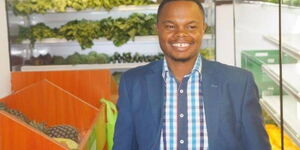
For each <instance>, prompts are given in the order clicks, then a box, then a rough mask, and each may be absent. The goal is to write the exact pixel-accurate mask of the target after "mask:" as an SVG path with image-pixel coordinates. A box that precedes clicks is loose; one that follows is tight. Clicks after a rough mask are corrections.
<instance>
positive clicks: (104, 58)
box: [25, 51, 164, 65]
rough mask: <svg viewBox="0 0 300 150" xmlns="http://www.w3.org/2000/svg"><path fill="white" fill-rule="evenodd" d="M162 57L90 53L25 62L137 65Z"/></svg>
mask: <svg viewBox="0 0 300 150" xmlns="http://www.w3.org/2000/svg"><path fill="white" fill-rule="evenodd" d="M163 57H164V55H163V54H162V53H159V54H157V55H142V54H139V53H135V54H134V55H132V54H131V53H130V52H127V53H122V54H120V53H118V52H115V53H114V55H112V56H108V55H107V54H104V53H97V52H95V51H91V52H90V53H88V54H87V55H86V54H79V53H77V52H75V53H74V54H72V55H69V56H67V57H66V58H64V57H62V56H51V55H50V54H47V55H40V56H38V57H31V58H30V59H29V60H26V62H25V64H26V65H51V64H54V65H63V64H72V65H75V64H107V63H139V62H152V61H156V60H160V59H162V58H163Z"/></svg>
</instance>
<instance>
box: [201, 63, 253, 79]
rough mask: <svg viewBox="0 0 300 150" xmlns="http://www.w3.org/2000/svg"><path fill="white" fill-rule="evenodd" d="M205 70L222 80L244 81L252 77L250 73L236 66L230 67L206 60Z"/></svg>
mask: <svg viewBox="0 0 300 150" xmlns="http://www.w3.org/2000/svg"><path fill="white" fill-rule="evenodd" d="M206 63H207V68H208V69H210V70H212V71H213V72H214V74H216V75H218V76H220V77H221V78H223V79H227V80H230V79H231V80H238V79H243V80H245V79H246V78H248V77H249V76H252V73H251V72H249V71H247V70H245V69H243V68H240V67H236V66H231V65H227V64H223V63H220V62H217V61H208V60H207V62H206Z"/></svg>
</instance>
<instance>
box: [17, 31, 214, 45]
mask: <svg viewBox="0 0 300 150" xmlns="http://www.w3.org/2000/svg"><path fill="white" fill-rule="evenodd" d="M210 39H212V34H205V35H204V36H203V40H210ZM93 42H94V44H95V45H97V44H113V42H112V41H110V40H107V39H105V38H99V39H97V40H94V41H93ZM128 42H129V43H132V42H141V43H145V44H146V43H157V44H158V36H157V35H151V36H136V37H135V40H134V41H132V40H129V41H128ZM29 43H30V41H29V40H24V41H22V44H29ZM77 43H78V42H76V41H68V40H66V39H56V38H48V39H43V40H41V41H37V42H36V43H35V44H64V45H68V44H70V45H72V44H77Z"/></svg>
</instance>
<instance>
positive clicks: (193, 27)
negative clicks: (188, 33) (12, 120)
mask: <svg viewBox="0 0 300 150" xmlns="http://www.w3.org/2000/svg"><path fill="white" fill-rule="evenodd" d="M188 29H190V30H193V29H197V26H188Z"/></svg>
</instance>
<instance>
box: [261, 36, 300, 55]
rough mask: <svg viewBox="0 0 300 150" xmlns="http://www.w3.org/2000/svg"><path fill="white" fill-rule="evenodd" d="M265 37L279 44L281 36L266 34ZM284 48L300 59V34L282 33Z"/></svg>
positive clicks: (286, 51)
mask: <svg viewBox="0 0 300 150" xmlns="http://www.w3.org/2000/svg"><path fill="white" fill-rule="evenodd" d="M264 38H266V39H267V40H268V41H270V42H272V43H274V44H277V45H278V44H279V36H276V35H266V36H264ZM282 50H283V51H284V52H285V53H287V54H289V55H291V56H292V57H295V58H296V59H300V34H285V35H282Z"/></svg>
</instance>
